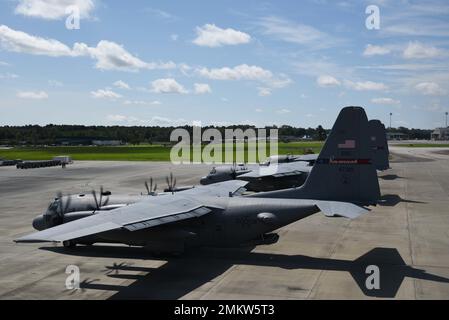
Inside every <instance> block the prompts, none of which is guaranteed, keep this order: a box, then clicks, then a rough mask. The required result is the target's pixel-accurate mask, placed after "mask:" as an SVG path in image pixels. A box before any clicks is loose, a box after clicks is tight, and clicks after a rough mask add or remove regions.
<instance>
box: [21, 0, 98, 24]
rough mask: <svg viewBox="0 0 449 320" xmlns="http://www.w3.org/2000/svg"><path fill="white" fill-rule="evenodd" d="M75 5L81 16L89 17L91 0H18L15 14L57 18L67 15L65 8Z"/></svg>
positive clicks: (92, 6)
mask: <svg viewBox="0 0 449 320" xmlns="http://www.w3.org/2000/svg"><path fill="white" fill-rule="evenodd" d="M69 6H76V7H77V8H78V9H79V12H80V16H81V17H82V18H86V17H89V16H90V14H91V12H92V11H93V10H94V9H95V4H94V1H93V0H19V4H18V5H17V7H16V8H15V11H14V12H15V13H16V14H21V15H24V16H28V17H35V18H42V19H46V20H58V19H62V18H65V17H67V16H68V14H67V13H66V8H67V7H69Z"/></svg>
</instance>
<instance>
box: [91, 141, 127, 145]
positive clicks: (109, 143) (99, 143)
mask: <svg viewBox="0 0 449 320" xmlns="http://www.w3.org/2000/svg"><path fill="white" fill-rule="evenodd" d="M92 144H93V145H94V146H119V145H122V144H123V142H122V141H121V140H92Z"/></svg>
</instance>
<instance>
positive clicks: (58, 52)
mask: <svg viewBox="0 0 449 320" xmlns="http://www.w3.org/2000/svg"><path fill="white" fill-rule="evenodd" d="M0 45H1V47H2V48H4V49H6V50H8V51H13V52H20V53H27V54H34V55H45V56H50V57H64V56H65V57H79V56H89V57H91V58H92V59H94V60H96V64H95V67H96V68H98V69H101V70H119V71H138V70H139V69H149V70H153V69H173V68H175V67H176V64H175V63H173V62H171V61H169V62H166V63H160V62H145V61H142V60H140V59H139V58H137V57H135V56H133V55H132V54H130V53H129V52H128V51H126V50H125V48H123V46H122V45H119V44H117V43H115V42H111V41H107V40H101V41H100V42H98V44H97V46H96V47H89V46H88V45H87V44H85V43H75V44H74V45H73V48H70V47H68V46H67V45H65V44H63V43H62V42H60V41H58V40H54V39H45V38H41V37H36V36H33V35H29V34H27V33H25V32H22V31H16V30H13V29H11V28H9V27H7V26H5V25H1V26H0Z"/></svg>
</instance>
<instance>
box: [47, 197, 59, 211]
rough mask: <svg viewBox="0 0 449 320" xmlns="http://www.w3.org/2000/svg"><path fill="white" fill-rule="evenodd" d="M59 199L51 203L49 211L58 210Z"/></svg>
mask: <svg viewBox="0 0 449 320" xmlns="http://www.w3.org/2000/svg"><path fill="white" fill-rule="evenodd" d="M59 203H60V201H59V200H55V201H53V202H52V203H50V206H49V207H48V211H52V212H56V211H57V210H58V207H59Z"/></svg>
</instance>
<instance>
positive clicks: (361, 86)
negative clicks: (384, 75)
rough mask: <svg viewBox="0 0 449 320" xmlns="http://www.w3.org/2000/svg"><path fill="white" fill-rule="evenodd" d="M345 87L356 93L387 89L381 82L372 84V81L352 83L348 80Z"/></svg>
mask: <svg viewBox="0 0 449 320" xmlns="http://www.w3.org/2000/svg"><path fill="white" fill-rule="evenodd" d="M345 85H346V86H347V87H348V88H350V89H353V90H357V91H379V90H387V89H388V87H387V86H386V85H385V84H383V83H381V82H373V81H363V82H352V81H349V80H346V81H345Z"/></svg>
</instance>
